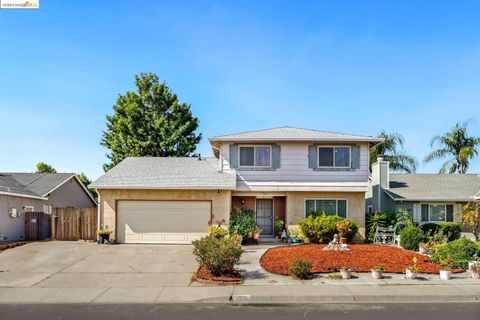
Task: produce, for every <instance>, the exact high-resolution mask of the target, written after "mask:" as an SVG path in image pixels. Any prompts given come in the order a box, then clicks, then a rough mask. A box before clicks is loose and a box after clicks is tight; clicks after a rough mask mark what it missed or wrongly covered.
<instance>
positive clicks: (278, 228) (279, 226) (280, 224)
mask: <svg viewBox="0 0 480 320" xmlns="http://www.w3.org/2000/svg"><path fill="white" fill-rule="evenodd" d="M273 226H274V228H275V237H277V238H280V236H281V234H282V232H283V230H284V229H285V222H284V221H283V220H282V219H275V221H274V222H273Z"/></svg>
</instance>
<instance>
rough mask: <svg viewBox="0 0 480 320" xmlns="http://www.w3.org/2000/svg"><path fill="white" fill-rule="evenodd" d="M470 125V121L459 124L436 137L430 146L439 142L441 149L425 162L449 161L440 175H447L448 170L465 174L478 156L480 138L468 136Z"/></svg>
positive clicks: (434, 151) (432, 153) (445, 163)
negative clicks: (444, 159)
mask: <svg viewBox="0 0 480 320" xmlns="http://www.w3.org/2000/svg"><path fill="white" fill-rule="evenodd" d="M469 123H470V121H466V122H464V123H460V122H458V123H457V124H455V126H454V127H453V128H452V130H451V131H450V132H447V133H445V134H444V135H441V136H436V137H434V138H433V139H432V141H431V142H430V145H431V146H432V147H433V145H434V144H435V142H437V141H438V142H439V143H440V145H441V147H440V149H436V150H433V151H432V152H430V153H429V154H428V155H427V156H426V157H425V159H424V160H423V162H430V161H432V160H435V159H443V158H446V157H448V158H449V159H448V160H447V161H445V162H444V163H443V165H442V167H441V168H440V170H439V173H445V172H447V170H448V173H455V172H457V173H460V174H465V173H466V172H467V169H468V165H469V162H470V160H471V159H473V157H475V156H476V155H478V149H477V148H478V146H480V138H478V137H469V136H468V135H467V127H468V125H469Z"/></svg>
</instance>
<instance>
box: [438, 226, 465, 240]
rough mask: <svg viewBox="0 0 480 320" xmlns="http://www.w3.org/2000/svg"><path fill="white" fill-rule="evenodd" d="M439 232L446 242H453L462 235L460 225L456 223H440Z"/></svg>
mask: <svg viewBox="0 0 480 320" xmlns="http://www.w3.org/2000/svg"><path fill="white" fill-rule="evenodd" d="M439 225H440V230H441V231H442V232H443V234H444V235H445V236H446V237H447V240H448V241H454V240H457V239H459V238H460V236H461V235H462V224H460V223H457V222H441V223H439Z"/></svg>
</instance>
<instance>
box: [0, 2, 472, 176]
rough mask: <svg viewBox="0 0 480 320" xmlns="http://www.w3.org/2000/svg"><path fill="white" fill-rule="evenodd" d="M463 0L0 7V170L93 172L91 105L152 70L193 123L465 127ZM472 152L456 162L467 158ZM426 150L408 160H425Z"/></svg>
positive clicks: (111, 99) (210, 130)
mask: <svg viewBox="0 0 480 320" xmlns="http://www.w3.org/2000/svg"><path fill="white" fill-rule="evenodd" d="M479 10H480V3H479V2H478V1H471V2H469V1H338V0H335V1H333V0H332V1H278V0H277V1H238V0H237V1H217V2H215V1H165V2H163V1H119V0H117V1H71V2H67V1H59V0H57V1H55V0H51V1H48V0H41V1H40V9H39V10H15V11H14V10H0V33H1V38H0V119H1V122H0V123H1V128H2V131H3V132H2V134H1V135H0V171H33V170H34V169H35V168H34V166H35V163H37V162H39V161H45V162H47V163H50V164H52V165H54V166H55V167H56V168H57V170H59V171H68V172H80V171H84V172H85V173H87V175H88V176H89V177H90V178H92V179H94V178H97V177H98V176H100V175H101V174H102V172H103V170H102V164H103V163H104V162H105V161H106V157H105V153H106V152H107V150H105V149H104V148H102V147H101V146H100V145H99V142H100V139H101V136H102V130H104V128H105V115H106V114H109V113H111V112H112V105H113V104H114V103H115V100H116V98H117V96H118V94H120V93H124V92H125V91H126V90H130V89H132V88H133V86H134V85H133V78H134V75H135V74H137V73H139V72H155V73H157V74H158V75H159V76H160V78H161V79H162V80H164V81H166V82H167V83H168V85H169V86H170V88H171V89H172V90H173V91H174V92H175V93H177V94H178V96H179V98H180V99H181V100H182V101H184V102H188V103H190V104H191V105H192V110H193V112H194V114H195V115H196V116H197V117H199V118H200V132H202V133H203V135H204V139H203V141H202V143H201V144H200V145H199V148H198V151H199V152H201V153H202V155H211V151H210V148H209V146H208V140H207V138H208V137H210V136H214V135H220V134H226V133H234V132H240V131H247V130H255V129H261V128H269V127H276V126H283V125H290V126H298V127H302V128H312V129H320V130H330V131H339V132H345V133H357V134H365V135H374V134H376V133H377V132H379V131H380V130H381V129H387V130H389V131H395V132H399V133H401V134H402V135H403V136H404V137H405V140H406V150H407V151H408V152H409V153H411V154H413V155H414V156H416V157H417V159H418V160H420V162H421V160H422V159H423V157H424V156H425V155H426V154H427V153H428V152H429V151H430V150H431V149H430V143H429V142H430V140H431V138H432V137H433V136H435V135H437V134H442V133H444V132H446V131H448V130H449V129H450V128H451V127H452V126H453V125H454V123H455V122H457V121H465V120H467V119H475V120H476V122H475V123H474V124H473V125H472V126H471V127H470V133H471V134H474V135H477V136H480V112H479V111H480V77H479V75H480V37H479V34H480V19H478V12H479ZM479 159H480V158H477V159H475V160H474V161H473V162H472V165H471V172H480V160H479ZM439 167H440V162H433V163H430V164H425V165H424V164H422V165H421V166H420V168H419V172H436V171H437V170H438V168H439Z"/></svg>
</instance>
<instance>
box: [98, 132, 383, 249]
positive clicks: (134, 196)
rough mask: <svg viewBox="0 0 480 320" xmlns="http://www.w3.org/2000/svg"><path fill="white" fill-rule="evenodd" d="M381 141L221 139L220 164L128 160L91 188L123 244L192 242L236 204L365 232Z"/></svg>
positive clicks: (260, 219) (266, 136)
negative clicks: (321, 218) (343, 220)
mask: <svg viewBox="0 0 480 320" xmlns="http://www.w3.org/2000/svg"><path fill="white" fill-rule="evenodd" d="M381 141H382V140H381V139H377V138H372V137H368V136H360V135H350V134H341V133H333V132H326V131H318V130H306V129H298V128H291V127H281V128H274V129H266V130H259V131H254V132H245V133H239V134H231V135H224V136H218V137H213V138H211V139H210V144H211V147H212V149H213V154H214V156H215V157H214V158H153V157H150V158H149V157H144V158H127V159H125V160H124V161H122V162H121V163H120V164H118V165H117V166H115V167H114V168H112V169H111V170H110V171H108V172H107V173H106V174H105V175H103V176H102V177H100V178H99V179H98V180H97V181H95V182H94V183H93V184H92V185H91V186H92V187H94V188H96V189H97V190H98V192H99V203H100V211H99V215H100V217H99V221H100V224H101V225H102V226H107V225H108V226H109V227H110V228H111V229H112V230H114V232H115V238H116V240H117V241H118V242H120V243H189V242H191V241H192V240H194V239H197V238H199V237H201V236H203V235H205V234H206V232H207V229H208V227H207V225H208V223H209V222H210V221H212V222H213V223H218V222H221V221H223V222H224V223H228V220H229V217H230V211H231V209H232V207H233V206H236V207H239V208H249V209H252V210H253V211H254V212H255V215H256V219H257V224H258V226H259V227H260V228H262V230H263V231H262V235H263V236H264V237H268V236H270V237H273V235H274V227H273V226H274V220H275V219H282V220H284V221H285V222H286V223H287V224H296V223H297V222H298V221H299V220H300V219H303V218H305V217H306V216H307V215H308V214H309V213H310V212H311V211H316V212H325V213H327V214H337V215H340V216H343V217H349V218H353V219H355V220H357V221H358V223H359V224H360V225H361V228H360V232H359V233H360V235H363V234H364V224H365V192H367V190H368V177H369V169H368V168H369V152H368V151H369V147H370V146H371V145H372V144H376V143H379V142H381Z"/></svg>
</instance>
